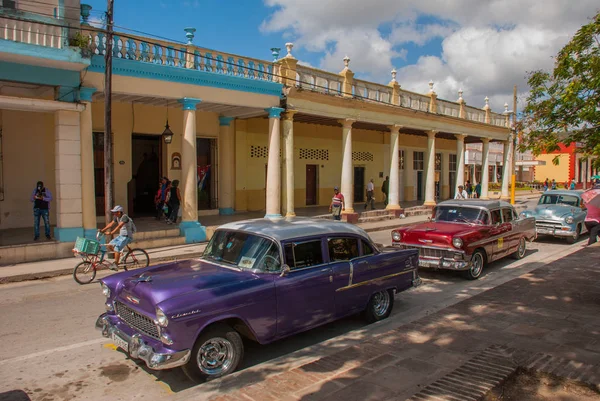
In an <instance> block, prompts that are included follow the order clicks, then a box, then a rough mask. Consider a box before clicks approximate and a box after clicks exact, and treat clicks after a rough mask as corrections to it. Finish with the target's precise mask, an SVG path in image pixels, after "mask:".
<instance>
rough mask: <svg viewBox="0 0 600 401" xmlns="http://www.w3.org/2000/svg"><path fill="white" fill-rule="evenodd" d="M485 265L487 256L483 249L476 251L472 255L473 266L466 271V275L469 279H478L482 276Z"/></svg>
mask: <svg viewBox="0 0 600 401" xmlns="http://www.w3.org/2000/svg"><path fill="white" fill-rule="evenodd" d="M484 266H485V256H484V255H483V252H482V251H475V253H474V254H473V256H471V267H470V268H469V270H467V271H465V277H466V278H467V279H469V280H477V279H478V278H479V277H481V273H482V272H483V268H484Z"/></svg>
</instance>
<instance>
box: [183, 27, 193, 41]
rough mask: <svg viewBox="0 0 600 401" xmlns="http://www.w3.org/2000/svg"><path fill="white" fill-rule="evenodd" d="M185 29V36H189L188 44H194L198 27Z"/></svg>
mask: <svg viewBox="0 0 600 401" xmlns="http://www.w3.org/2000/svg"><path fill="white" fill-rule="evenodd" d="M183 30H184V31H185V37H186V38H187V44H188V45H191V44H193V43H192V41H193V40H194V36H195V35H194V33H195V32H196V28H184V29H183Z"/></svg>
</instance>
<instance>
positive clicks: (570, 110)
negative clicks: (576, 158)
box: [517, 13, 600, 167]
mask: <svg viewBox="0 0 600 401" xmlns="http://www.w3.org/2000/svg"><path fill="white" fill-rule="evenodd" d="M528 82H529V86H530V87H531V92H530V94H529V97H528V98H527V106H526V107H525V109H524V110H523V116H522V118H521V121H520V122H519V126H518V127H517V129H519V130H520V131H522V132H525V135H524V136H523V141H522V142H521V150H525V149H529V150H531V151H532V152H533V154H535V155H538V154H540V153H542V152H551V151H554V150H558V149H559V146H558V144H559V143H564V144H567V145H568V144H570V143H573V142H578V143H580V144H581V148H580V152H581V153H582V154H583V155H584V156H587V157H592V158H593V157H596V166H597V167H600V13H598V14H596V15H595V16H594V18H593V20H592V21H591V22H590V23H589V24H587V25H584V26H582V27H581V28H580V29H579V30H578V31H577V33H576V34H575V36H573V38H572V39H571V41H570V42H569V43H567V45H566V46H565V47H563V48H562V49H561V50H560V52H559V53H558V55H557V57H556V62H555V65H554V70H553V71H552V73H549V72H546V71H541V70H539V71H533V72H531V73H529V81H528ZM553 162H554V163H555V164H558V159H557V158H555V160H554V161H553Z"/></svg>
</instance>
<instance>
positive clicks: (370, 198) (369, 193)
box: [365, 178, 375, 210]
mask: <svg viewBox="0 0 600 401" xmlns="http://www.w3.org/2000/svg"><path fill="white" fill-rule="evenodd" d="M374 194H375V184H374V183H373V179H372V178H371V180H370V181H369V183H368V184H367V203H365V210H367V208H368V207H369V205H371V210H375V198H374V197H373V195H374Z"/></svg>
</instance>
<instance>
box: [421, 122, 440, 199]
mask: <svg viewBox="0 0 600 401" xmlns="http://www.w3.org/2000/svg"><path fill="white" fill-rule="evenodd" d="M435 134H437V131H428V132H427V154H426V163H427V165H426V168H427V173H426V177H427V178H426V179H425V202H424V203H423V204H424V205H425V206H434V205H435Z"/></svg>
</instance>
